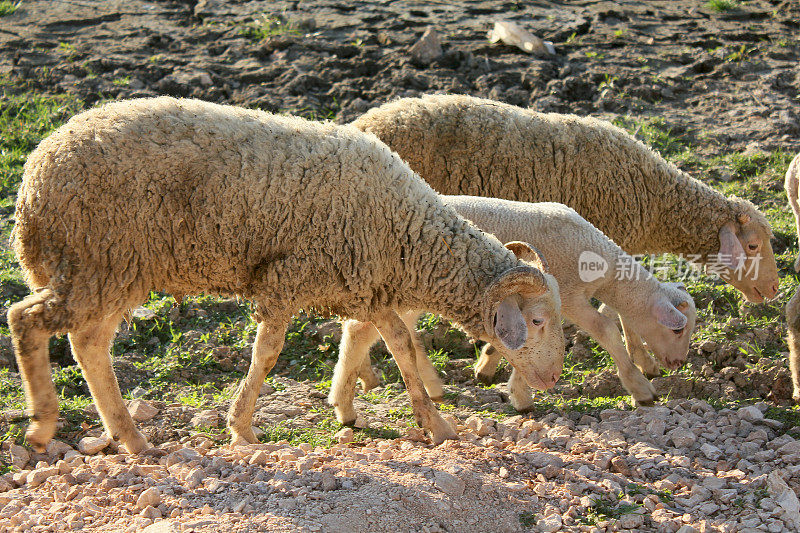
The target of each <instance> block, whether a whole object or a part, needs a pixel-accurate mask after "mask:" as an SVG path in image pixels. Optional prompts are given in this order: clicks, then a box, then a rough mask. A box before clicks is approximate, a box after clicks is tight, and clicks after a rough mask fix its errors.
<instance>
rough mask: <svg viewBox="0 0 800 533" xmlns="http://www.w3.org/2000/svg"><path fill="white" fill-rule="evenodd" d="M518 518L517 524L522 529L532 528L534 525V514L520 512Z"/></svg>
mask: <svg viewBox="0 0 800 533" xmlns="http://www.w3.org/2000/svg"><path fill="white" fill-rule="evenodd" d="M518 516H519V523H520V525H521V526H522V527H533V526H535V525H536V513H532V512H530V511H522V512H521V513H519V515H518Z"/></svg>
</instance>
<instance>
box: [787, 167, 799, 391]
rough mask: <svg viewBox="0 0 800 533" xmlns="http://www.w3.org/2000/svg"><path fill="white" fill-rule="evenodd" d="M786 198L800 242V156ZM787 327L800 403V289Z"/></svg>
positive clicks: (789, 306)
mask: <svg viewBox="0 0 800 533" xmlns="http://www.w3.org/2000/svg"><path fill="white" fill-rule="evenodd" d="M783 185H784V189H785V190H786V196H787V197H788V198H789V205H790V206H791V208H792V212H793V213H794V220H795V225H796V228H797V238H798V240H800V205H798V200H800V194H798V189H800V154H798V155H797V156H795V158H794V159H792V162H791V163H790V164H789V169H788V170H787V171H786V180H785V181H784V184H783ZM794 269H795V271H796V272H800V256H798V257H797V259H796V260H795V262H794ZM786 325H787V327H788V330H789V331H788V333H789V334H788V337H787V339H786V340H787V344H788V345H789V371H790V373H791V374H792V384H793V386H794V394H792V397H793V398H794V401H796V402H800V289H798V290H796V291H795V293H794V294H793V295H792V297H791V298H790V299H789V303H787V304H786Z"/></svg>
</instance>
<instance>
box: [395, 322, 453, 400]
mask: <svg viewBox="0 0 800 533" xmlns="http://www.w3.org/2000/svg"><path fill="white" fill-rule="evenodd" d="M420 314H421V313H420V312H419V311H407V312H406V313H403V314H402V315H401V318H402V319H403V323H404V324H405V325H406V328H407V329H408V331H409V333H411V339H412V340H413V341H414V352H415V353H416V360H417V371H418V372H419V377H420V378H421V379H422V383H424V384H425V390H426V391H428V396H430V397H431V400H433V401H434V402H440V401H442V399H443V398H444V385H443V384H442V378H440V377H439V372H437V371H436V367H435V366H433V363H431V360H430V359H429V358H428V351H427V350H426V349H425V345H424V344H423V343H422V338H420V336H419V333H417V322H418V321H419V316H420Z"/></svg>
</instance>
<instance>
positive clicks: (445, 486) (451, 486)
mask: <svg viewBox="0 0 800 533" xmlns="http://www.w3.org/2000/svg"><path fill="white" fill-rule="evenodd" d="M433 479H434V485H436V488H437V489H439V490H440V491H442V492H444V493H445V494H447V495H449V496H453V497H454V498H455V497H458V496H461V495H462V494H463V493H464V487H465V484H464V481H462V480H461V479H459V478H457V477H456V476H454V475H453V474H450V473H449V472H444V471H443V470H437V471H436V473H435V474H434V475H433Z"/></svg>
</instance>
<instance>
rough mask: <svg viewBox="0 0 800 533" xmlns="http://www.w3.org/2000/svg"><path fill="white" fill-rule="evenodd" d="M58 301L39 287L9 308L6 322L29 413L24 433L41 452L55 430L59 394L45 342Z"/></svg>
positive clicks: (52, 325)
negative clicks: (26, 428) (29, 418)
mask: <svg viewBox="0 0 800 533" xmlns="http://www.w3.org/2000/svg"><path fill="white" fill-rule="evenodd" d="M60 309H62V307H61V302H59V300H58V299H57V297H56V296H55V294H54V293H53V291H52V290H50V289H42V290H40V291H39V292H37V293H35V294H32V295H30V296H28V297H27V298H25V299H24V300H22V301H20V302H17V303H15V304H14V305H12V306H11V307H10V308H9V310H8V325H9V328H10V330H11V340H12V343H13V346H14V353H15V355H16V358H17V365H18V366H19V371H20V374H21V375H22V384H23V387H24V389H25V398H26V399H27V403H28V415H29V416H30V417H31V423H30V425H29V426H28V430H27V432H26V434H25V436H26V438H27V440H28V443H29V444H30V445H31V446H33V448H34V449H36V450H37V451H40V452H44V450H45V447H46V446H47V443H48V442H50V440H51V439H52V438H53V435H54V434H55V432H56V422H57V421H58V397H57V396H56V389H55V386H54V385H53V379H52V376H51V374H50V356H49V353H48V342H49V340H50V337H51V336H52V335H53V334H54V333H56V331H58V329H59V328H58V327H54V326H55V325H56V323H57V322H58V317H57V315H58V313H59V310H60Z"/></svg>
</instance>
